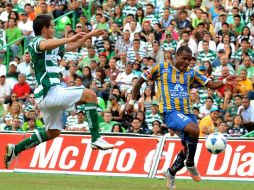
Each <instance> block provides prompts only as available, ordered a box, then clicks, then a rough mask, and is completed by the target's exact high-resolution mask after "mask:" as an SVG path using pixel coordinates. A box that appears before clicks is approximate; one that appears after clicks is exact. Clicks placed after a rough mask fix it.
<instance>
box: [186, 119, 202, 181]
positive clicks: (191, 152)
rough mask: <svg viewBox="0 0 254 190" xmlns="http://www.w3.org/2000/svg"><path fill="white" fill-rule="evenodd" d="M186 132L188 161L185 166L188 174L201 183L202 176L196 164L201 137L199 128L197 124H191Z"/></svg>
mask: <svg viewBox="0 0 254 190" xmlns="http://www.w3.org/2000/svg"><path fill="white" fill-rule="evenodd" d="M184 131H185V132H186V133H187V137H186V148H187V150H186V151H187V154H186V161H185V166H186V168H187V169H188V172H189V174H190V176H191V177H192V179H193V180H194V181H196V182H199V181H201V176H200V174H199V171H198V169H197V167H196V166H195V163H194V157H195V154H196V149H197V144H198V137H199V128H198V126H197V125H196V124H195V123H189V124H188V125H187V126H186V127H185V129H184Z"/></svg>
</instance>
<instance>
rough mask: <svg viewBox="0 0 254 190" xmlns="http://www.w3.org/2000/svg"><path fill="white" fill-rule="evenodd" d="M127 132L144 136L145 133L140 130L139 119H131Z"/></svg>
mask: <svg viewBox="0 0 254 190" xmlns="http://www.w3.org/2000/svg"><path fill="white" fill-rule="evenodd" d="M127 132H128V133H135V134H145V132H144V131H143V130H142V129H141V121H140V119H139V118H137V117H135V118H133V120H132V122H131V127H130V128H129V129H128V131H127Z"/></svg>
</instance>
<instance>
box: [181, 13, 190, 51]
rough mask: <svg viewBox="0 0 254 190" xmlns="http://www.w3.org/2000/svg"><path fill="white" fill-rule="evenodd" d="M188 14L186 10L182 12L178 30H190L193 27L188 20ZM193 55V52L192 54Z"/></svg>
mask: <svg viewBox="0 0 254 190" xmlns="http://www.w3.org/2000/svg"><path fill="white" fill-rule="evenodd" d="M187 17H188V14H187V12H186V11H185V10H181V11H180V16H179V21H178V28H179V29H180V30H183V29H184V30H188V29H190V27H191V22H190V21H189V19H187ZM192 53H193V52H192Z"/></svg>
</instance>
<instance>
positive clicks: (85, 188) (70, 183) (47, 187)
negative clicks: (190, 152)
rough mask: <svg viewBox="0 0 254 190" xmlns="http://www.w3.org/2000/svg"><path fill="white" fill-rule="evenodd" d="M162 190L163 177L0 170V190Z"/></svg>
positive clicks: (235, 189) (205, 187)
mask: <svg viewBox="0 0 254 190" xmlns="http://www.w3.org/2000/svg"><path fill="white" fill-rule="evenodd" d="M176 186H177V190H253V189H254V182H240V181H238V182H231V181H206V180H203V181H202V182H200V183H195V182H194V181H192V180H176ZM155 189H156V190H163V189H167V188H166V186H165V181H164V180H162V179H149V178H128V177H101V176H81V175H60V174H27V173H0V190H155Z"/></svg>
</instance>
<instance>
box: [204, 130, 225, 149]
mask: <svg viewBox="0 0 254 190" xmlns="http://www.w3.org/2000/svg"><path fill="white" fill-rule="evenodd" d="M205 146H206V149H207V150H208V151H209V152H210V153H212V154H219V153H221V152H223V151H224V150H225V148H226V146H227V140H226V138H225V137H224V136H223V135H222V134H220V133H212V134H210V135H209V136H208V137H207V139H206V142H205Z"/></svg>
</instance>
